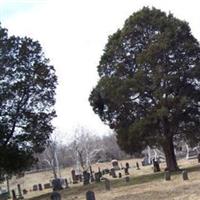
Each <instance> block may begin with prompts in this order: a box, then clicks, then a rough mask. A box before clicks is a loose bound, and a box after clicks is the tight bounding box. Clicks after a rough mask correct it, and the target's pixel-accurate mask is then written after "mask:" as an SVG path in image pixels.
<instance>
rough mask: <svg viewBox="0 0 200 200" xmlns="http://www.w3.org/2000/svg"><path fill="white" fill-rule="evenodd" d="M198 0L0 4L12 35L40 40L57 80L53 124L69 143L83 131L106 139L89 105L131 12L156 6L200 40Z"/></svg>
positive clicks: (14, 0)
mask: <svg viewBox="0 0 200 200" xmlns="http://www.w3.org/2000/svg"><path fill="white" fill-rule="evenodd" d="M199 4H200V3H199V1H198V0H190V1H188V0H167V1H166V0H0V21H1V24H2V26H3V27H5V28H7V29H8V31H9V34H10V35H13V34H14V35H20V36H29V37H31V38H33V39H34V40H39V42H40V43H41V45H42V47H43V50H44V52H45V55H46V57H48V58H50V60H51V64H53V65H54V67H55V69H56V73H57V76H58V81H59V86H58V89H57V97H56V99H57V103H56V111H57V115H58V117H57V118H56V119H55V121H54V124H55V126H56V127H57V132H59V135H60V136H61V137H62V138H63V140H68V139H69V138H70V137H71V135H72V133H73V130H74V128H76V127H77V126H84V127H86V128H87V129H90V130H91V131H93V132H94V133H95V134H98V135H102V134H105V133H108V132H109V129H108V128H107V127H106V126H105V125H104V124H103V123H102V122H101V121H100V119H99V117H98V116H97V115H95V114H94V113H93V111H92V108H91V107H90V105H89V102H88V97H89V94H90V91H91V90H92V88H93V87H94V86H95V84H96V83H97V80H98V75H97V68H96V67H97V65H98V62H99V59H100V56H101V55H102V50H103V48H104V46H105V44H106V42H107V38H108V36H109V35H111V34H112V33H114V32H115V31H116V30H117V29H118V28H121V27H122V26H123V23H124V21H125V20H126V18H128V17H129V16H130V15H131V14H132V13H133V12H135V11H138V10H139V9H141V8H142V7H143V6H150V7H152V6H154V7H156V8H159V9H162V10H163V11H166V12H169V11H170V12H172V13H173V14H174V16H175V17H178V18H180V19H182V20H186V21H188V22H189V24H190V27H191V29H192V32H193V34H194V36H195V37H196V38H197V39H198V40H200V9H199V8H200V5H199Z"/></svg>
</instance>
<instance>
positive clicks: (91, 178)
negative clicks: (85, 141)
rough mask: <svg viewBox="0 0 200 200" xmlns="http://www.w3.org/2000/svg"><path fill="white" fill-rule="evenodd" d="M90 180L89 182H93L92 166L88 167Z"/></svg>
mask: <svg viewBox="0 0 200 200" xmlns="http://www.w3.org/2000/svg"><path fill="white" fill-rule="evenodd" d="M90 180H91V182H94V175H93V171H92V166H91V165H90Z"/></svg>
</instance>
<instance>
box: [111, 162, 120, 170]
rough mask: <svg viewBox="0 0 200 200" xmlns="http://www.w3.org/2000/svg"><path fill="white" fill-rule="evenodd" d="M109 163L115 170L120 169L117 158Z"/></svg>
mask: <svg viewBox="0 0 200 200" xmlns="http://www.w3.org/2000/svg"><path fill="white" fill-rule="evenodd" d="M111 163H112V167H113V168H114V169H115V170H120V167H119V164H118V161H117V160H112V161H111Z"/></svg>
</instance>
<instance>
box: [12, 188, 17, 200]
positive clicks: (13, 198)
mask: <svg viewBox="0 0 200 200" xmlns="http://www.w3.org/2000/svg"><path fill="white" fill-rule="evenodd" d="M12 200H17V196H16V193H15V190H12Z"/></svg>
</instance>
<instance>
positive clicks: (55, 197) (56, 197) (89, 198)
mask: <svg viewBox="0 0 200 200" xmlns="http://www.w3.org/2000/svg"><path fill="white" fill-rule="evenodd" d="M164 177H165V180H171V178H170V172H169V171H166V172H165V176H164ZM182 178H183V180H188V173H187V171H186V170H184V171H182ZM103 180H104V181H105V189H106V190H110V181H109V179H107V178H103ZM125 181H126V182H129V181H130V179H129V177H128V176H127V177H125ZM51 200H61V195H60V193H58V192H53V193H52V194H51ZM86 200H96V198H95V193H94V192H93V191H88V192H86Z"/></svg>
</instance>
